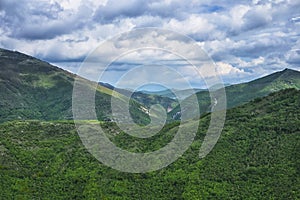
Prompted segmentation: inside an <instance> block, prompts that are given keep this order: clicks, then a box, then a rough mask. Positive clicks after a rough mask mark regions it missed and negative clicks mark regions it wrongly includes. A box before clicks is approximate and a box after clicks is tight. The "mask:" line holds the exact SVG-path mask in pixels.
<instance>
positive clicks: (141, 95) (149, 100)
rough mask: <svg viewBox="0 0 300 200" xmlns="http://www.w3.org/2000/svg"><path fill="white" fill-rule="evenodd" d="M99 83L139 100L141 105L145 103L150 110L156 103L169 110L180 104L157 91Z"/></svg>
mask: <svg viewBox="0 0 300 200" xmlns="http://www.w3.org/2000/svg"><path fill="white" fill-rule="evenodd" d="M99 85H101V86H103V87H106V88H108V89H111V90H114V91H116V92H118V93H120V94H123V95H124V96H126V97H128V98H132V99H134V100H135V101H137V102H139V103H140V104H141V105H143V106H144V107H145V108H147V109H148V110H149V109H150V108H151V106H153V105H155V104H159V105H161V106H162V107H163V108H164V109H165V110H166V111H167V112H169V111H170V110H172V109H173V108H175V107H176V106H177V105H178V101H177V100H176V99H173V98H169V97H167V96H164V95H159V94H157V93H156V92H153V93H151V92H149V93H147V92H146V91H134V92H133V91H130V90H129V89H122V88H116V87H114V86H112V85H110V84H109V83H102V82H100V83H99Z"/></svg>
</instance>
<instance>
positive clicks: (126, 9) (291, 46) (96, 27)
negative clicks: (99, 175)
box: [0, 0, 300, 87]
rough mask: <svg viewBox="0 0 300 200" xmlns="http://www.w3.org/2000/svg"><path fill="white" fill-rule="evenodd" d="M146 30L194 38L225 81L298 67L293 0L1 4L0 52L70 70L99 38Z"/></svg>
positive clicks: (299, 29)
mask: <svg viewBox="0 0 300 200" xmlns="http://www.w3.org/2000/svg"><path fill="white" fill-rule="evenodd" d="M143 27H159V28H163V29H168V30H172V31H176V32H179V33H181V34H184V35H187V36H189V37H191V38H193V39H194V40H195V41H196V42H197V43H198V44H199V45H200V46H201V47H202V48H203V49H204V50H205V51H206V52H207V53H208V55H209V56H210V57H211V58H212V59H213V60H214V62H215V63H216V67H217V71H218V72H219V73H220V75H221V76H222V78H223V80H224V82H225V83H239V82H244V81H249V80H252V79H254V78H258V77H261V76H264V75H267V74H270V73H272V72H275V71H279V70H283V69H284V68H292V69H296V70H300V37H299V36H300V1H298V0H273V1H271V0H253V1H245V0H243V1H234V0H226V1H225V0H219V1H216V0H211V1H208V0H202V1H196V0H187V1H181V0H161V1H154V0H149V1H140V0H124V1H123V0H120V1H110V0H103V1H102V0H100V1H92V0H84V1H81V0H72V1H71V0H61V1H54V0H48V1H44V0H0V47H2V48H6V49H11V50H17V51H20V52H24V53H26V54H30V55H32V56H35V57H38V58H40V59H42V60H45V61H48V62H50V63H52V64H55V65H57V66H59V67H62V68H64V69H67V70H69V71H72V72H74V73H76V72H77V70H78V68H79V66H80V65H81V63H82V61H83V60H84V59H85V57H86V56H87V55H88V54H89V53H90V52H92V51H93V50H94V49H95V48H97V47H98V46H99V44H101V43H102V42H103V41H105V40H106V39H108V38H110V37H112V36H114V35H117V34H120V33H122V32H125V31H130V30H132V29H134V28H143ZM109 53H110V52H109V51H108V52H107V54H108V55H107V56H108V57H109V56H110V55H109ZM126 62H127V63H126ZM126 62H123V65H120V66H122V67H124V68H126V67H127V68H129V64H128V63H135V62H134V58H132V57H131V58H130V56H129V57H128V58H127V59H126ZM185 70H188V68H186V69H185ZM109 71H110V72H109V74H107V79H106V81H107V82H110V83H114V81H113V80H114V79H117V77H118V76H120V73H119V72H120V67H114V68H111V69H110V70H109ZM195 87H197V85H195Z"/></svg>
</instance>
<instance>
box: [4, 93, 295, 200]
mask: <svg viewBox="0 0 300 200" xmlns="http://www.w3.org/2000/svg"><path fill="white" fill-rule="evenodd" d="M299 109H300V92H299V91H298V90H295V89H288V90H284V91H280V92H276V93H272V94H270V95H269V96H267V97H264V98H259V99H255V100H253V101H252V102H250V103H247V104H245V105H243V106H240V107H237V108H234V109H230V110H229V111H228V113H227V120H226V123H225V127H224V130H223V132H222V135H221V138H220V139H219V141H218V143H217V145H216V146H215V148H214V149H213V150H212V152H211V153H210V154H208V155H207V156H206V157H205V158H203V159H199V158H198V154H199V147H200V145H201V141H202V139H203V137H204V136H205V132H206V129H207V126H208V123H209V120H210V115H206V116H204V117H203V118H201V119H200V128H199V131H198V133H197V136H196V139H195V141H194V143H193V144H192V146H191V147H190V148H189V150H188V151H187V152H186V153H185V154H184V155H183V156H182V157H181V158H180V159H179V160H177V161H176V162H174V163H173V164H171V165H170V166H168V167H166V168H164V169H161V170H159V171H155V172H151V173H146V174H129V173H123V172H119V171H116V170H113V169H111V168H108V167H106V166H104V165H102V164H101V163H99V162H98V161H97V160H96V159H95V158H94V157H93V156H91V155H90V154H89V153H88V152H87V150H86V149H85V148H84V147H83V145H82V143H81V141H80V139H79V137H78V135H77V133H76V130H75V127H74V124H73V123H72V122H70V121H53V122H42V121H13V122H6V123H4V124H1V125H0V154H1V156H0V188H1V193H0V197H1V199H84V198H85V199H299V198H300V190H299V186H300V168H299V166H300V162H299V161H300V153H299V149H300V120H299V119H300V112H299ZM101 125H102V127H103V128H104V129H105V130H106V131H107V134H108V137H110V138H111V140H112V141H114V142H115V143H116V145H118V146H120V147H122V148H125V147H126V148H127V149H128V150H130V151H138V152H140V151H147V150H149V149H151V150H152V149H155V148H159V147H161V146H163V145H165V143H166V141H168V140H169V139H170V137H171V136H172V134H174V133H173V131H174V130H176V127H177V126H178V123H174V124H172V123H171V124H167V125H166V126H165V127H164V130H163V131H162V132H161V134H160V135H158V136H157V137H156V138H155V137H154V138H153V139H150V140H149V141H148V143H147V141H141V140H140V141H139V140H134V139H132V138H131V139H130V137H128V136H126V134H125V133H123V132H119V131H118V129H117V127H116V126H115V125H114V124H112V123H101ZM163 133H165V135H164V134H163ZM140 144H142V145H140Z"/></svg>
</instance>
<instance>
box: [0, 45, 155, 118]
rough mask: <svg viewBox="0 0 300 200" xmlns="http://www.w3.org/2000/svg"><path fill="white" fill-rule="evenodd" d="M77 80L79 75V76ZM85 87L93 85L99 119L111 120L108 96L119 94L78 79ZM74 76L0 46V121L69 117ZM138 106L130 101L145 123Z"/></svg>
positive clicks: (146, 116)
mask: <svg viewBox="0 0 300 200" xmlns="http://www.w3.org/2000/svg"><path fill="white" fill-rule="evenodd" d="M79 79H80V78H79ZM80 80H81V81H82V82H83V83H84V84H85V85H87V88H89V87H90V88H93V87H94V88H95V90H96V95H95V104H96V112H97V117H98V119H99V120H108V119H111V118H112V117H111V115H112V114H111V98H126V97H124V96H123V95H121V94H118V93H114V94H115V95H116V96H112V94H113V93H112V90H110V89H108V88H106V87H103V86H100V85H97V83H93V82H91V81H88V80H86V79H83V78H82V79H80ZM74 81H75V75H74V74H71V73H69V72H67V71H65V70H62V69H60V68H58V67H55V66H52V65H50V64H49V63H47V62H44V61H41V60H38V59H36V58H34V57H31V56H28V55H25V54H22V53H19V52H13V51H8V50H4V49H0V123H1V122H5V121H10V120H26V119H37V120H66V119H72V117H73V115H72V92H73V84H74ZM140 107H141V105H140V104H139V103H137V102H135V101H130V108H131V110H130V111H131V113H132V115H133V116H134V118H135V121H137V122H139V123H147V122H149V117H148V115H147V114H146V113H144V112H142V109H140Z"/></svg>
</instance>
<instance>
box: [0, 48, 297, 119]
mask: <svg viewBox="0 0 300 200" xmlns="http://www.w3.org/2000/svg"><path fill="white" fill-rule="evenodd" d="M0 66H1V69H0V105H1V106H0V122H4V121H10V120H25V119H39V120H61V119H72V90H73V83H74V79H75V77H76V75H75V74H72V73H70V72H67V71H65V70H62V69H60V68H58V67H55V66H52V65H50V64H49V63H47V62H44V61H41V60H39V59H36V58H34V57H31V56H28V55H25V54H22V53H19V52H15V51H9V50H4V49H0ZM82 80H83V81H84V82H85V83H86V84H91V85H95V83H94V82H91V81H88V80H86V79H83V78H82ZM287 88H295V89H300V72H298V71H295V70H291V69H285V70H283V71H280V72H276V73H274V74H271V75H268V76H266V77H263V78H260V79H257V80H254V81H251V82H248V83H241V84H237V85H230V86H227V87H226V88H225V89H226V95H227V107H228V108H232V107H236V106H238V105H241V104H244V103H246V102H249V101H251V100H254V99H255V98H258V97H263V96H266V95H268V94H270V93H272V92H275V91H279V90H282V89H287ZM113 90H115V91H116V92H117V94H118V95H117V96H112V94H113ZM96 91H97V92H96V112H97V117H98V119H99V120H104V121H105V120H109V121H110V120H112V115H111V98H131V100H130V113H131V115H132V116H133V118H135V121H136V122H139V123H142V124H146V123H148V122H149V120H150V118H149V116H148V112H147V110H148V109H149V108H150V107H151V106H152V105H155V104H160V105H162V106H163V107H164V108H165V109H166V110H167V111H168V112H169V114H168V119H169V121H172V120H174V119H179V118H180V115H178V113H180V106H179V105H178V101H177V99H175V97H174V94H173V93H172V91H171V90H164V91H157V92H152V91H138V92H134V93H133V94H131V91H129V90H125V89H120V88H114V86H112V85H110V84H108V83H99V84H98V86H97V87H96ZM176 92H178V93H179V94H180V97H179V98H181V99H184V98H185V99H184V101H189V97H188V96H189V95H191V94H194V93H195V92H196V95H197V98H198V101H199V105H200V111H201V113H202V114H205V113H207V112H209V111H210V105H211V99H210V96H209V92H208V91H207V90H200V89H195V90H193V89H190V90H177V91H176ZM186 97H187V98H186Z"/></svg>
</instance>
